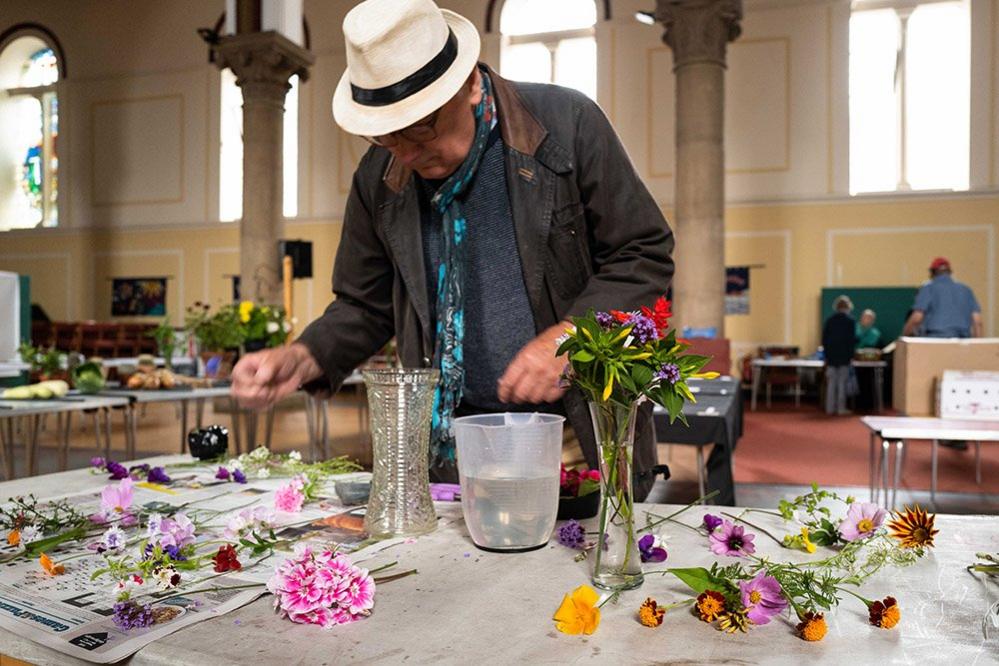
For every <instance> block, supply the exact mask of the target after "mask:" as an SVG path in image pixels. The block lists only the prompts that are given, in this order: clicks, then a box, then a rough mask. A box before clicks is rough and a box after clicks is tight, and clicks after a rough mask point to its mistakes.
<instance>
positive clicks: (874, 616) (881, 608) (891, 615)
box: [868, 597, 902, 629]
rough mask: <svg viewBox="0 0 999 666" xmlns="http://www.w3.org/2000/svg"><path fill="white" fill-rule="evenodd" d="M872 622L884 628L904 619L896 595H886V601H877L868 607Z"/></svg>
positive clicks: (888, 627) (889, 627)
mask: <svg viewBox="0 0 999 666" xmlns="http://www.w3.org/2000/svg"><path fill="white" fill-rule="evenodd" d="M868 610H869V611H870V615H871V624H873V625H874V626H875V627H881V628H882V629H891V628H892V627H894V626H895V625H896V624H898V622H899V620H901V619H902V611H901V610H900V609H899V607H898V602H897V601H895V597H885V599H884V601H875V602H874V603H872V604H871V605H870V607H869V608H868Z"/></svg>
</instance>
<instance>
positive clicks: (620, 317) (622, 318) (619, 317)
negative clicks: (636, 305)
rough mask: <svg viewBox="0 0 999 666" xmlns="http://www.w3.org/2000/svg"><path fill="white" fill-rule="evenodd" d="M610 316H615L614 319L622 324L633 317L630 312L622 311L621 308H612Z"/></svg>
mask: <svg viewBox="0 0 999 666" xmlns="http://www.w3.org/2000/svg"><path fill="white" fill-rule="evenodd" d="M610 316H612V317H614V319H615V320H616V321H617V322H618V323H621V324H623V323H625V322H626V321H628V320H629V319H631V314H630V313H627V312H621V311H620V310H611V311H610Z"/></svg>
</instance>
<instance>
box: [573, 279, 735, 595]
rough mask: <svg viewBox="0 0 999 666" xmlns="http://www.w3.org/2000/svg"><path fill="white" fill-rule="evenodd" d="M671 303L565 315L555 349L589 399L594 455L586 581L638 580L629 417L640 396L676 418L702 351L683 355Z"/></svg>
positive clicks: (622, 585) (621, 585) (618, 585)
mask: <svg viewBox="0 0 999 666" xmlns="http://www.w3.org/2000/svg"><path fill="white" fill-rule="evenodd" d="M671 316H672V313H671V312H670V303H669V301H667V300H666V299H665V298H663V297H660V298H659V299H658V300H657V301H656V303H655V305H654V306H653V307H652V308H648V307H644V306H643V307H642V308H641V309H640V310H639V311H637V312H621V311H618V310H611V311H610V312H594V311H593V310H590V311H589V312H588V313H587V314H586V315H585V316H583V317H574V318H573V319H572V323H573V325H574V326H573V328H572V329H570V330H568V331H567V332H566V335H565V337H564V340H563V341H562V343H561V345H559V348H558V351H557V352H556V353H557V354H558V355H562V354H567V356H568V365H567V366H566V371H565V375H564V381H565V382H566V383H567V384H569V385H573V386H576V387H578V388H579V389H580V390H582V391H583V393H584V394H585V395H586V397H587V399H588V400H589V403H590V415H591V416H592V418H593V431H594V434H595V436H596V440H597V446H598V448H599V454H600V489H601V493H602V497H601V503H600V518H599V528H600V535H599V537H598V540H597V546H596V547H595V548H594V549H593V554H592V555H591V562H592V563H593V564H592V567H593V573H592V577H593V584H594V585H596V586H597V587H600V588H604V589H609V590H626V589H632V588H635V587H638V586H639V585H641V584H642V580H643V577H642V562H641V559H640V554H639V549H638V542H637V540H636V538H635V516H634V510H633V499H632V469H631V468H632V446H633V442H634V437H635V415H636V412H637V410H638V406H639V405H640V404H641V403H642V402H644V401H646V400H651V401H652V402H654V403H656V404H658V405H661V406H662V407H663V408H665V409H666V411H667V412H668V413H669V419H670V422H673V421H674V420H676V419H680V420H681V421H682V422H684V423H686V419H685V418H684V416H683V411H682V410H683V405H684V402H685V401H687V400H689V401H691V402H694V401H695V400H694V395H693V393H691V391H690V389H689V388H688V387H687V383H686V382H687V380H688V379H690V378H691V377H702V378H708V379H713V378H714V377H717V376H718V373H715V372H701V369H702V368H703V367H704V366H705V364H707V362H708V361H709V360H710V357H707V356H697V355H694V354H684V353H683V352H684V351H685V350H686V349H688V348H689V346H690V345H689V343H687V342H685V341H683V340H678V339H677V337H676V331H674V330H670V329H669V323H668V322H669V318H670V317H671Z"/></svg>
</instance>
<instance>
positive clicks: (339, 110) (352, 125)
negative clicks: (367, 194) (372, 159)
mask: <svg viewBox="0 0 999 666" xmlns="http://www.w3.org/2000/svg"><path fill="white" fill-rule="evenodd" d="M343 35H344V41H345V42H346V45H347V71H346V72H344V74H343V77H341V79H340V83H339V84H338V85H337V87H336V92H334V93H333V118H334V119H335V120H336V122H337V124H339V125H340V127H342V128H343V129H344V131H346V132H349V133H350V134H360V135H365V136H379V135H382V134H389V133H390V132H395V131H397V130H401V129H403V128H405V127H407V126H409V125H412V124H413V123H415V122H417V121H418V120H420V119H421V118H424V117H426V116H428V115H430V114H431V113H433V112H434V111H435V110H436V109H439V108H440V107H442V106H443V105H444V104H445V103H446V102H447V101H448V100H450V99H451V98H452V97H454V95H455V94H456V93H457V92H458V90H459V89H460V88H461V86H462V84H463V83H464V82H465V81H466V80H467V79H468V76H469V74H471V73H472V69H473V68H474V67H475V64H476V62H477V61H478V59H479V48H480V42H479V33H478V31H477V30H476V29H475V26H474V25H472V23H471V22H470V21H469V20H468V19H466V18H464V17H463V16H460V15H458V14H455V13H454V12H451V11H448V10H446V9H440V8H439V7H438V6H437V5H436V4H434V2H433V1H432V0H365V2H362V3H361V4H359V5H357V6H356V7H354V8H353V9H352V10H350V12H348V14H347V16H346V18H344V20H343Z"/></svg>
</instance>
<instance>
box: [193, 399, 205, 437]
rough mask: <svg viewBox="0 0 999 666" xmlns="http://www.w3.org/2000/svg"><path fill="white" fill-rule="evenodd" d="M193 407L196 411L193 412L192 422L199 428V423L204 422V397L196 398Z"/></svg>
mask: <svg viewBox="0 0 999 666" xmlns="http://www.w3.org/2000/svg"><path fill="white" fill-rule="evenodd" d="M195 408H196V410H197V411H196V412H195V414H194V419H195V421H194V424H195V427H196V428H198V429H199V430H200V429H201V427H202V425H201V424H202V423H204V422H205V399H204V398H198V400H197V402H196V403H195Z"/></svg>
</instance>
